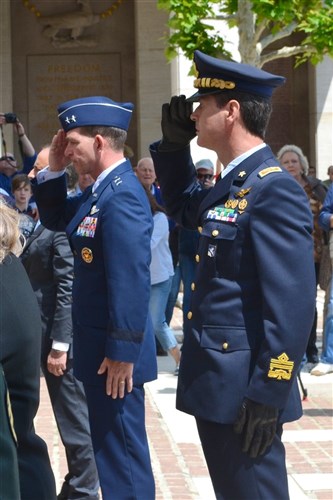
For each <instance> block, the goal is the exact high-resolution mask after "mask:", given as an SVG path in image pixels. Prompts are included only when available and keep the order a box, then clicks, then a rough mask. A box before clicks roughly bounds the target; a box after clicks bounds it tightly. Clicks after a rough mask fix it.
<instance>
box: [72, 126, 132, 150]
mask: <svg viewBox="0 0 333 500" xmlns="http://www.w3.org/2000/svg"><path fill="white" fill-rule="evenodd" d="M80 133H81V134H83V135H87V136H88V137H95V136H96V135H101V136H103V137H104V138H105V139H107V140H108V142H109V144H110V146H111V148H112V149H113V150H114V151H124V148H125V142H126V139H127V132H126V130H123V129H121V128H116V127H101V126H90V127H80Z"/></svg>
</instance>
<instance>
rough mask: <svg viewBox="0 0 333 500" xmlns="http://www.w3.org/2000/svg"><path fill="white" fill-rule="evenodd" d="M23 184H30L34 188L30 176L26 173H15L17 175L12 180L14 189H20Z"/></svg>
mask: <svg viewBox="0 0 333 500" xmlns="http://www.w3.org/2000/svg"><path fill="white" fill-rule="evenodd" d="M21 184H23V186H29V187H30V189H31V190H32V187H31V182H30V179H29V177H28V176H27V175H26V174H18V175H15V177H14V178H13V180H12V191H16V189H19V187H20V186H21Z"/></svg>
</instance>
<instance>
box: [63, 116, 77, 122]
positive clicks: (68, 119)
mask: <svg viewBox="0 0 333 500" xmlns="http://www.w3.org/2000/svg"><path fill="white" fill-rule="evenodd" d="M65 122H66V123H76V116H75V115H72V116H66V118H65Z"/></svg>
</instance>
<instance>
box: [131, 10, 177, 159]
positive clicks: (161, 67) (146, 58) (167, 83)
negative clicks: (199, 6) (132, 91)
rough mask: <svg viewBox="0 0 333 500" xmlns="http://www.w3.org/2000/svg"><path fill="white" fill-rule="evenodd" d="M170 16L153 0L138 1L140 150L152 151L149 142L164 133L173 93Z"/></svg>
mask: <svg viewBox="0 0 333 500" xmlns="http://www.w3.org/2000/svg"><path fill="white" fill-rule="evenodd" d="M167 20H168V16H167V13H166V12H164V11H159V10H157V8H156V2H155V1H152V0H147V1H143V0H136V1H135V28H136V30H135V31H136V34H135V37H136V43H135V47H136V82H137V83H136V87H137V105H136V110H135V111H136V113H137V114H138V151H137V152H135V153H137V154H135V157H136V158H137V159H140V158H141V157H143V156H148V155H149V151H148V148H149V144H150V143H151V142H153V141H155V140H157V139H159V138H160V137H161V126H160V122H161V106H162V104H163V103H164V102H167V101H169V99H170V93H171V65H170V64H169V63H168V62H167V60H166V58H165V55H164V48H165V42H164V40H163V39H162V37H163V36H164V34H165V33H166V31H167V29H168V28H167V26H166V23H167Z"/></svg>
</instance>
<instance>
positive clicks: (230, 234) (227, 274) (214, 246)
mask: <svg viewBox="0 0 333 500" xmlns="http://www.w3.org/2000/svg"><path fill="white" fill-rule="evenodd" d="M201 236H202V237H203V243H204V246H205V247H206V248H205V252H206V254H207V261H208V263H207V265H208V266H209V267H213V268H214V272H215V276H217V277H219V278H226V279H231V280H233V279H235V278H236V276H237V273H238V269H239V265H240V242H239V231H238V225H237V224H233V223H223V222H216V221H208V222H206V224H204V226H203V229H202V233H201Z"/></svg>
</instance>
